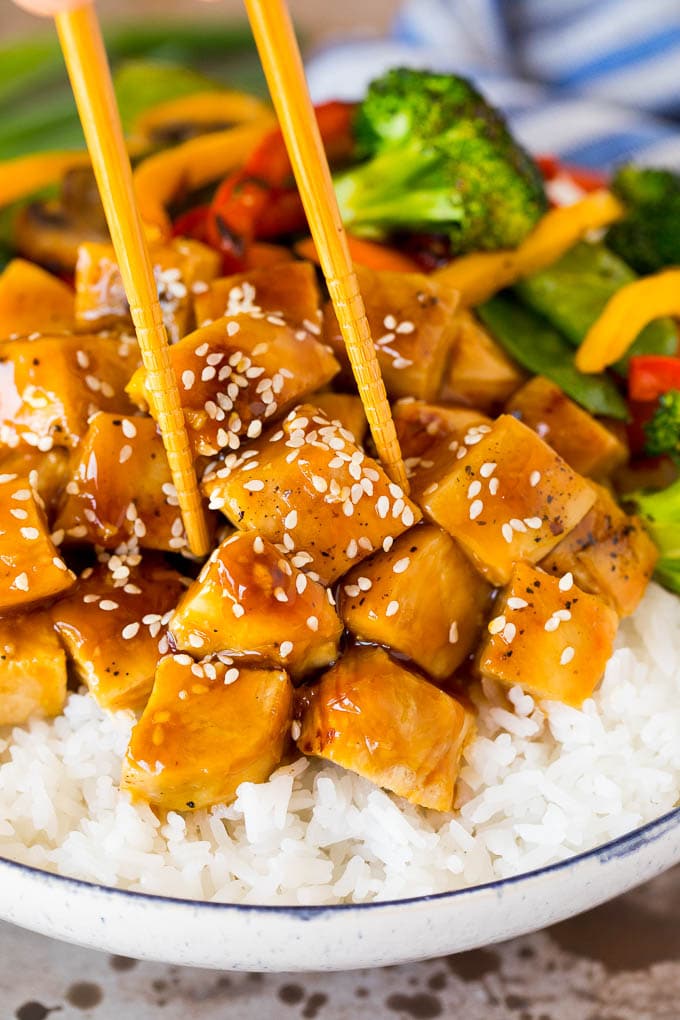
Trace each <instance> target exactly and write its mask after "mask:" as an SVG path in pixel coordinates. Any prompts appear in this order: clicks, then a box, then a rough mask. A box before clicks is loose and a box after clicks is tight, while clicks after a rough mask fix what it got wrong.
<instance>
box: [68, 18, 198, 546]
mask: <svg viewBox="0 0 680 1020" xmlns="http://www.w3.org/2000/svg"><path fill="white" fill-rule="evenodd" d="M55 22H56V25H57V31H58V33H59V40H60V43H61V48H62V51H63V54H64V60H65V62H66V67H67V70H68V74H69V78H70V80H71V87H72V88H73V94H74V96H75V100H76V105H77V107H78V113H79V115H80V120H81V123H82V126H83V132H84V134H85V140H86V142H87V147H88V150H89V152H90V157H91V160H92V167H93V169H94V173H95V177H96V179H97V185H98V188H99V194H100V196H101V200H102V204H103V206H104V212H105V214H106V221H107V223H108V227H109V232H110V234H111V240H112V241H113V247H114V249H115V252H116V259H117V261H118V265H119V267H120V273H121V277H122V279H123V285H124V287H125V293H126V295H127V298H128V301H129V304H130V311H131V314H132V321H133V323H134V325H135V330H136V333H137V339H138V341H139V347H140V351H141V354H142V361H143V363H144V368H145V369H146V373H147V376H146V382H147V388H148V391H149V395H150V401H151V405H152V409H153V412H154V417H155V418H156V421H157V422H158V426H159V428H160V432H161V436H162V438H163V444H164V446H165V449H166V452H167V455H168V462H169V464H170V470H171V472H172V479H173V482H174V485H175V488H176V490H177V499H178V502H179V506H180V510H181V512H182V517H183V520H184V527H185V529H186V533H187V539H188V542H189V546H190V548H191V550H192V552H194V553H195V554H196V555H197V556H203V555H205V554H206V553H207V552H208V551H209V538H208V529H207V525H206V519H205V513H204V510H203V504H202V501H201V495H200V492H199V489H198V482H197V480H196V472H195V470H194V465H193V458H192V454H191V450H190V447H189V438H188V435H187V431H186V425H185V422H184V414H183V411H182V407H181V404H180V397H179V389H178V385H177V379H176V377H175V374H174V371H173V369H172V365H171V362H170V355H169V349H168V338H167V334H166V331H165V326H164V324H163V315H162V311H161V307H160V303H159V300H158V291H157V288H156V281H155V278H154V273H153V266H152V264H151V259H150V257H149V251H148V248H147V245H146V239H145V237H144V232H143V227H142V223H141V219H140V217H139V213H138V211H137V206H136V204H135V198H134V192H133V187H132V172H131V169H130V161H129V159H128V155H127V151H126V149H125V143H124V140H123V129H122V127H121V123H120V115H119V113H118V107H117V105H116V98H115V95H114V92H113V85H112V82H111V73H110V70H109V65H108V61H107V57H106V51H105V49H104V43H103V40H102V36H101V30H100V27H99V23H98V21H97V15H96V13H95V10H94V7H93V5H92V4H91V3H86V4H85V5H84V6H82V7H77V8H75V9H72V10H68V11H63V12H60V13H59V14H56V15H55Z"/></svg>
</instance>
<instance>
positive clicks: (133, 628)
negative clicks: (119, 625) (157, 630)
mask: <svg viewBox="0 0 680 1020" xmlns="http://www.w3.org/2000/svg"><path fill="white" fill-rule="evenodd" d="M138 633H139V624H138V623H136V622H135V623H128V625H127V626H126V627H123V630H122V631H121V635H122V638H123V640H124V641H131V640H132V638H133V637H136V636H137V634H138Z"/></svg>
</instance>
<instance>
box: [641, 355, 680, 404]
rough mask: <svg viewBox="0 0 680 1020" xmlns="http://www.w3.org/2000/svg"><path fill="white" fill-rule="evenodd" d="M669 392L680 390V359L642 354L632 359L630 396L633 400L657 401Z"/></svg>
mask: <svg viewBox="0 0 680 1020" xmlns="http://www.w3.org/2000/svg"><path fill="white" fill-rule="evenodd" d="M668 390H680V358H671V357H665V356H664V355H662V354H640V355H637V356H636V357H632V358H631V359H630V363H629V365H628V395H629V396H630V399H631V400H657V398H658V397H660V396H661V395H662V394H663V393H667V392H668Z"/></svg>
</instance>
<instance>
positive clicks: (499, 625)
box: [487, 616, 506, 634]
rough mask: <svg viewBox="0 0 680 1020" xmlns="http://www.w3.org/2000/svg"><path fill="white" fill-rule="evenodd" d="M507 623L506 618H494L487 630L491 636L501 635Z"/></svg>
mask: <svg viewBox="0 0 680 1020" xmlns="http://www.w3.org/2000/svg"><path fill="white" fill-rule="evenodd" d="M505 623H506V620H505V617H504V616H494V618H493V620H490V621H489V626H488V628H487V630H488V631H489V634H500V632H501V631H502V630H503V628H504V627H505Z"/></svg>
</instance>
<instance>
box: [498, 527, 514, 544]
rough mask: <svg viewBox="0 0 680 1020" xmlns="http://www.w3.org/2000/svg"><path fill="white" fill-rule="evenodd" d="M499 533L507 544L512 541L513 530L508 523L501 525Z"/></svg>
mask: <svg viewBox="0 0 680 1020" xmlns="http://www.w3.org/2000/svg"><path fill="white" fill-rule="evenodd" d="M501 534H502V535H503V538H504V539H505V541H506V542H507V543H508V545H509V544H510V543H511V542H512V538H513V531H512V528H511V526H510V525H509V524H504V525H503V527H502V528H501Z"/></svg>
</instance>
